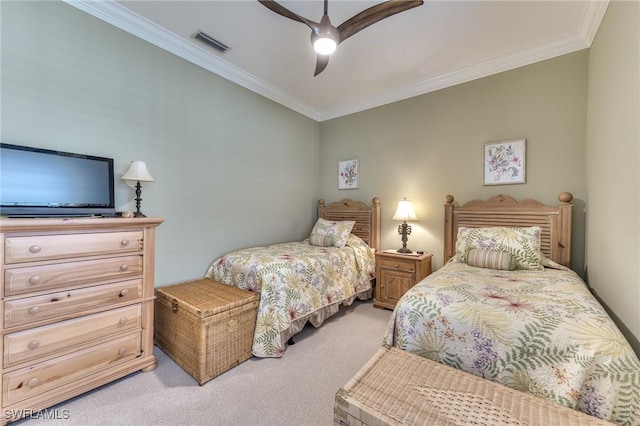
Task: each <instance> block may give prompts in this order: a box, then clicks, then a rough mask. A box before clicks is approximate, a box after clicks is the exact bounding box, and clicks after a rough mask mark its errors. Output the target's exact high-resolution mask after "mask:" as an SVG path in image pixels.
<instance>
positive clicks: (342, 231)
mask: <svg viewBox="0 0 640 426" xmlns="http://www.w3.org/2000/svg"><path fill="white" fill-rule="evenodd" d="M355 223H356V222H355V221H354V220H343V221H333V220H326V219H323V218H319V219H318V221H317V222H316V224H315V225H314V226H313V229H312V230H311V235H312V236H313V235H314V234H316V236H314V237H313V239H314V240H316V241H318V239H319V238H320V237H318V235H323V236H329V237H332V238H333V240H334V241H333V245H334V246H336V247H344V246H345V245H346V244H347V240H348V239H349V234H351V229H353V225H355ZM309 242H310V243H311V244H313V242H312V241H311V237H310V238H309ZM314 245H315V244H314ZM324 247H326V246H324Z"/></svg>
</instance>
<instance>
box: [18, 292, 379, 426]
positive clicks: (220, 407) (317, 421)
mask: <svg viewBox="0 0 640 426" xmlns="http://www.w3.org/2000/svg"><path fill="white" fill-rule="evenodd" d="M390 315H391V311H389V310H381V309H376V308H374V307H373V304H372V303H371V302H359V301H356V302H354V304H353V305H351V306H349V307H341V309H340V312H339V313H338V314H336V315H335V316H334V317H332V318H329V319H328V320H327V321H326V322H325V324H324V325H323V326H322V327H320V328H318V329H315V328H313V327H311V326H309V325H307V327H305V329H304V330H303V331H302V332H301V333H300V334H298V336H297V337H296V338H295V340H296V344H295V345H293V346H289V347H288V348H287V351H286V352H285V354H284V356H283V357H282V358H279V359H275V358H265V359H258V358H251V359H250V360H248V361H245V362H244V363H242V364H240V365H239V366H238V367H236V368H234V369H232V370H230V371H228V372H226V373H224V374H222V375H221V376H218V377H216V378H215V379H213V380H211V381H210V382H208V383H206V384H205V385H204V386H199V385H198V384H197V382H196V381H195V380H194V379H193V378H191V376H189V375H188V374H187V373H185V372H184V371H183V370H182V369H181V368H180V367H179V366H178V365H177V364H176V363H174V362H173V361H172V360H171V359H170V358H169V357H167V356H166V355H165V354H164V353H163V352H162V351H161V350H160V349H158V348H155V353H156V356H157V357H158V364H159V365H158V368H157V369H155V370H154V371H152V372H149V373H134V374H133V375H130V376H127V377H125V378H123V379H121V380H118V381H116V382H114V383H111V384H109V385H106V386H103V387H101V388H99V389H97V390H94V391H92V392H89V393H86V394H84V395H82V396H79V397H77V398H74V399H72V400H70V401H67V402H65V403H62V404H60V405H57V406H55V407H51V408H50V409H49V410H46V411H45V412H43V413H41V414H40V417H41V418H36V415H35V414H34V417H33V418H31V419H25V420H21V421H19V422H17V423H14V424H16V425H25V426H36V425H45V424H46V425H51V424H59V425H65V426H67V425H68V426H71V425H154V426H155V425H238V426H244V425H246V426H253V425H256V426H261V425H265V426H270V425H309V426H313V425H324V426H327V425H331V424H332V422H333V405H334V397H335V393H336V391H337V390H338V389H340V387H341V386H343V385H345V384H346V383H347V382H348V381H349V379H350V378H351V377H352V376H353V375H354V374H355V373H356V372H358V370H359V369H360V368H361V367H362V366H363V365H364V364H365V363H366V362H367V361H368V360H369V358H370V357H372V356H373V355H374V354H375V353H376V351H377V350H378V349H379V348H380V346H381V344H382V336H383V333H384V330H385V327H386V324H387V321H388V320H389V317H390ZM45 417H46V418H45ZM56 417H57V419H55V418H56Z"/></svg>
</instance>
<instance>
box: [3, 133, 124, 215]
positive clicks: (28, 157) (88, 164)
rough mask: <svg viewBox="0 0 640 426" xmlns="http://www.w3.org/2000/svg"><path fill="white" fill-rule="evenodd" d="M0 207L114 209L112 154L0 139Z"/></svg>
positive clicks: (38, 211) (71, 211)
mask: <svg viewBox="0 0 640 426" xmlns="http://www.w3.org/2000/svg"><path fill="white" fill-rule="evenodd" d="M0 213H1V214H3V215H8V216H12V215H13V216H42V215H45V216H46V215H51V216H60V215H68V216H78V215H81V216H84V215H87V216H90V215H111V214H114V213H115V202H114V188H113V160H112V159H110V158H103V157H95V156H90V155H83V154H73V153H69V152H60V151H52V150H46V149H40V148H32V147H24V146H18V145H10V144H0Z"/></svg>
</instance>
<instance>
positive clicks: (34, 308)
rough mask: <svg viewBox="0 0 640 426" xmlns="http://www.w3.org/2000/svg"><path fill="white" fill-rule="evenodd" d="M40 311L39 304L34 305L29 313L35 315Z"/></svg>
mask: <svg viewBox="0 0 640 426" xmlns="http://www.w3.org/2000/svg"><path fill="white" fill-rule="evenodd" d="M38 312H40V307H39V306H32V307H30V308H29V313H30V314H31V315H35V314H37V313H38Z"/></svg>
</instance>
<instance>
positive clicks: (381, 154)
mask: <svg viewBox="0 0 640 426" xmlns="http://www.w3.org/2000/svg"><path fill="white" fill-rule="evenodd" d="M587 62H588V54H587V51H582V52H578V53H574V54H571V55H566V56H563V57H560V58H557V59H553V60H548V61H545V62H542V63H538V64H535V65H530V66H527V67H523V68H520V69H517V70H513V71H509V72H505V73H501V74H498V75H495V76H491V77H487V78H483V79H480V80H476V81H473V82H469V83H465V84H461V85H458V86H455V87H451V88H447V89H444V90H440V91H437V92H434V93H429V94H425V95H422V96H419V97H416V98H412V99H409V100H405V101H402V102H397V103H394V104H391V105H387V106H383V107H379V108H376V109H372V110H368V111H364V112H361V113H358V114H353V115H350V116H346V117H342V118H338V119H334V120H331V121H327V122H324V123H321V125H320V134H321V150H320V155H321V161H320V194H321V195H322V196H324V197H327V198H328V199H334V198H340V197H350V198H355V199H361V200H369V199H371V198H372V197H373V196H378V197H380V199H381V202H382V246H383V248H397V247H400V246H401V241H400V237H399V236H398V233H397V226H398V223H394V222H393V221H392V220H391V217H392V216H393V214H394V212H395V208H396V206H397V202H398V200H400V199H402V198H403V197H407V198H408V199H411V200H413V201H414V205H415V208H416V214H417V215H418V218H419V219H420V221H419V222H417V223H415V224H413V225H412V227H413V232H412V234H411V235H410V236H409V244H408V245H409V247H410V248H412V249H414V250H424V251H429V252H432V253H434V255H435V265H436V267H438V268H439V267H441V266H442V257H443V256H442V251H443V208H442V205H443V203H444V197H445V195H447V194H452V195H454V196H455V198H456V200H458V201H459V202H462V203H464V202H466V201H469V200H471V199H473V198H488V197H490V196H492V195H495V194H499V193H502V194H508V195H511V196H514V197H515V198H517V199H521V198H535V199H538V200H541V201H543V202H545V203H551V204H554V203H557V195H558V194H559V193H560V192H562V191H570V192H572V193H573V194H574V197H575V211H574V221H575V226H574V244H573V267H574V269H575V270H576V271H578V272H581V271H582V269H583V258H584V248H583V247H584V204H585V199H586V185H585V166H584V161H585V160H584V155H585V128H586V123H585V117H586V99H587ZM520 137H524V138H526V139H527V157H526V164H527V168H526V175H527V176H526V184H522V185H501V186H483V185H482V183H483V182H482V162H483V157H482V156H483V145H484V143H486V142H489V141H500V140H508V139H515V138H520ZM353 157H358V158H359V159H360V175H361V179H360V184H359V188H358V189H357V190H348V191H347V190H342V191H338V190H337V177H336V167H337V161H338V160H343V159H348V158H353Z"/></svg>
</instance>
